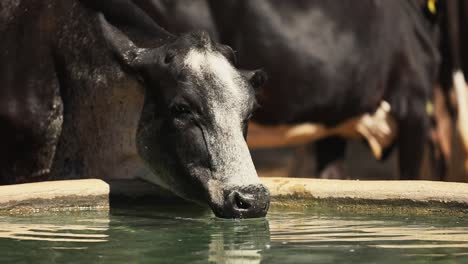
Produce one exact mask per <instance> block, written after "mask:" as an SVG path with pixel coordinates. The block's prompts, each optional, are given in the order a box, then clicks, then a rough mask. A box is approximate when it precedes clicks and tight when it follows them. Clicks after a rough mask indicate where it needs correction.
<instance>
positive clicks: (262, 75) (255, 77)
mask: <svg viewBox="0 0 468 264" xmlns="http://www.w3.org/2000/svg"><path fill="white" fill-rule="evenodd" d="M242 74H243V75H244V76H245V78H247V80H248V81H249V82H250V84H251V85H252V87H253V88H254V89H255V91H259V90H260V89H261V88H262V87H263V85H264V84H265V82H266V81H267V79H268V75H267V73H266V72H265V71H264V70H261V69H260V70H254V71H242Z"/></svg>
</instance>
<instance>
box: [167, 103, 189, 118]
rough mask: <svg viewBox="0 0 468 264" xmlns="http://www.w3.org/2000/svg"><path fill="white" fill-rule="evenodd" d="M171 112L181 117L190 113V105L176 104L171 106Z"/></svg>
mask: <svg viewBox="0 0 468 264" xmlns="http://www.w3.org/2000/svg"><path fill="white" fill-rule="evenodd" d="M171 113H172V115H173V116H174V117H182V116H186V115H190V114H191V113H192V111H191V110H190V107H189V106H188V105H186V104H176V105H174V106H173V107H172V108H171Z"/></svg>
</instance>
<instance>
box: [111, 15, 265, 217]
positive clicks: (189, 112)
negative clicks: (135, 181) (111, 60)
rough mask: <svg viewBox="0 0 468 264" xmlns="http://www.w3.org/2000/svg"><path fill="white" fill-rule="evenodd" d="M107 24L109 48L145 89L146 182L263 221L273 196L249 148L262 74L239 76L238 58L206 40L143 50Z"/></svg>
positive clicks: (141, 131)
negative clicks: (250, 122) (249, 130)
mask: <svg viewBox="0 0 468 264" xmlns="http://www.w3.org/2000/svg"><path fill="white" fill-rule="evenodd" d="M102 24H103V32H104V35H105V37H106V39H107V41H108V43H109V44H110V47H111V48H112V49H113V50H114V52H115V53H116V54H117V55H118V57H119V58H120V59H121V61H122V62H123V63H124V64H125V65H126V67H129V68H130V69H131V70H132V71H133V72H135V73H136V75H138V76H139V77H140V78H141V80H142V82H143V84H144V87H145V103H144V106H143V111H142V114H141V118H140V123H139V128H138V132H137V136H136V137H137V139H136V140H137V148H138V153H139V154H140V156H141V157H142V158H143V160H144V161H145V162H146V164H147V165H148V166H149V167H150V168H151V170H152V172H153V174H152V176H150V177H149V178H147V180H150V181H152V182H155V183H157V184H159V185H161V186H163V187H165V188H167V189H169V190H171V191H173V192H174V193H176V194H178V195H180V196H182V197H184V198H186V199H189V200H194V201H198V202H203V203H208V204H209V205H210V207H211V208H212V210H213V212H214V213H215V214H216V215H217V216H219V217H224V218H239V217H260V216H264V215H265V214H266V212H267V210H268V206H269V193H268V190H267V189H266V188H265V186H264V185H262V184H261V182H260V181H259V178H258V176H257V173H256V170H255V167H254V165H253V163H252V159H251V157H250V153H249V150H248V148H247V144H246V142H245V138H246V133H247V124H248V120H249V118H250V116H251V114H252V111H253V110H254V108H255V104H256V101H255V91H254V89H255V88H257V87H259V86H261V85H262V83H263V80H264V79H265V77H264V73H263V72H261V71H255V72H242V73H241V72H240V71H238V70H237V69H236V68H234V67H233V65H232V60H233V57H234V56H233V52H232V50H231V49H230V48H229V47H227V46H222V45H219V44H216V43H214V42H213V41H211V39H210V37H209V36H208V34H206V33H203V32H198V33H190V34H186V35H182V36H180V37H177V38H174V40H172V41H169V42H168V43H166V44H164V45H162V46H158V47H157V48H139V47H137V46H136V45H135V44H134V43H132V42H131V41H130V40H129V39H128V38H127V37H126V36H125V35H124V34H123V33H122V32H120V31H118V30H117V29H116V28H114V27H113V26H111V25H109V24H107V23H106V22H105V20H103V21H102Z"/></svg>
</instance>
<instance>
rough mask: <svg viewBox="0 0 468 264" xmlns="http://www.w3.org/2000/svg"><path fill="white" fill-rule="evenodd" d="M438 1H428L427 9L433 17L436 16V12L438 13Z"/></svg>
mask: <svg viewBox="0 0 468 264" xmlns="http://www.w3.org/2000/svg"><path fill="white" fill-rule="evenodd" d="M436 1H437V0H427V9H428V10H429V12H431V13H432V14H433V15H435V14H436V12H437V8H436Z"/></svg>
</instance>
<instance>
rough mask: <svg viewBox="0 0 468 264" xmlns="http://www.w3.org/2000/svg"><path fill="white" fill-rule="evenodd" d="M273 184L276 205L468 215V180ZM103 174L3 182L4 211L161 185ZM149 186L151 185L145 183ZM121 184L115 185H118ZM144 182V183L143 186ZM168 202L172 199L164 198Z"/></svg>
mask: <svg viewBox="0 0 468 264" xmlns="http://www.w3.org/2000/svg"><path fill="white" fill-rule="evenodd" d="M261 180H262V182H263V183H264V184H265V185H266V186H267V187H268V188H269V190H270V195H271V197H272V206H285V207H294V208H298V207H299V208H301V207H304V208H306V207H309V208H310V207H316V206H324V207H327V208H332V209H339V210H352V211H363V212H366V211H369V210H370V211H377V212H392V213H396V212H400V213H404V214H413V213H416V214H420V213H423V214H432V213H440V212H442V213H443V214H451V215H453V214H457V215H460V214H462V215H467V214H468V184H467V183H453V182H430V181H358V180H325V179H304V178H279V177H278V178H261ZM112 184H113V183H112V182H110V184H109V183H106V182H105V181H103V180H98V179H84V180H64V181H48V182H38V183H26V184H16V185H7V186H0V214H26V213H35V212H38V211H79V210H109V203H110V202H109V201H110V196H112V195H114V196H121V197H131V198H132V199H135V198H138V197H142V198H143V197H144V198H145V200H146V199H148V197H154V200H155V201H156V202H157V201H158V199H159V200H161V198H160V196H159V197H158V194H156V193H155V190H156V189H157V188H156V189H155V188H153V187H151V186H148V185H149V184H148V183H145V182H141V181H140V182H139V183H138V184H137V185H136V187H135V186H134V187H132V188H127V187H128V186H129V185H128V184H126V183H124V184H120V186H121V187H120V188H113V190H112V195H111V187H110V185H112ZM145 185H146V186H145ZM114 186H115V185H114ZM138 186H142V188H139V187H138ZM164 201H165V202H167V198H165V200H164Z"/></svg>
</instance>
